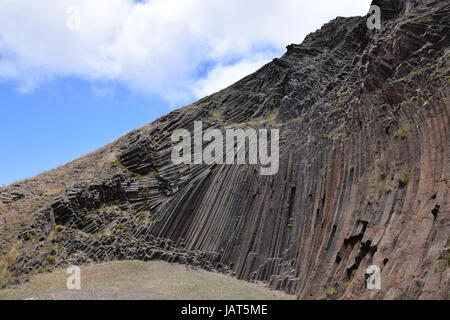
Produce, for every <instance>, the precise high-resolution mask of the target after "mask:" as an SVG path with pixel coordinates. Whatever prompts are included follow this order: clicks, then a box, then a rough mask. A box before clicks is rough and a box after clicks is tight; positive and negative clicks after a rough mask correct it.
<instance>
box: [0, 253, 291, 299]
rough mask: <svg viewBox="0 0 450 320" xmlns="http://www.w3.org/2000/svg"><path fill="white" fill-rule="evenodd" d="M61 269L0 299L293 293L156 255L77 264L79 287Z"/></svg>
mask: <svg viewBox="0 0 450 320" xmlns="http://www.w3.org/2000/svg"><path fill="white" fill-rule="evenodd" d="M68 277H69V275H67V274H66V269H57V270H55V271H53V272H51V273H43V274H39V275H37V276H35V277H34V278H32V279H31V280H30V281H29V282H27V283H25V284H23V285H21V286H19V287H15V288H8V289H4V290H0V299H30V300H54V299H56V300H91V299H93V300H102V299H112V300H115V299H120V300H128V299H137V300H161V299H170V300H179V299H186V300H189V299H199V300H218V299H219V300H220V299H230V300H242V299H245V300H274V299H275V300H277V299H283V300H287V299H294V298H295V297H294V296H291V295H286V294H284V293H282V292H279V291H273V290H270V289H269V288H267V287H266V286H265V285H263V284H255V283H249V282H246V281H241V280H237V279H235V278H233V277H231V276H227V275H223V274H220V273H215V272H207V271H204V270H200V269H192V268H190V267H187V266H185V265H179V264H169V263H166V262H162V261H151V262H141V261H115V262H108V263H102V264H93V265H86V266H82V267H81V290H68V289H67V287H66V281H67V278H68Z"/></svg>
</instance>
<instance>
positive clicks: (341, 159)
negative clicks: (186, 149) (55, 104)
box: [0, 0, 450, 299]
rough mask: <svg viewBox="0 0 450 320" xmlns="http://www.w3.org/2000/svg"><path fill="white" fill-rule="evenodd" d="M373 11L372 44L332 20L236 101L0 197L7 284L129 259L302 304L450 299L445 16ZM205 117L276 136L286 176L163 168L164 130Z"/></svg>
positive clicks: (184, 116) (364, 31)
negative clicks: (238, 282)
mask: <svg viewBox="0 0 450 320" xmlns="http://www.w3.org/2000/svg"><path fill="white" fill-rule="evenodd" d="M374 4H377V5H379V6H380V7H381V9H382V17H383V21H382V29H381V30H369V29H368V28H367V24H366V22H367V17H353V18H337V19H335V20H333V21H331V22H330V23H328V24H326V25H324V26H323V27H322V28H321V29H320V30H317V31H316V32H314V33H312V34H310V35H309V36H307V37H306V38H305V40H304V42H303V43H301V44H293V45H289V46H288V47H287V52H286V54H284V55H283V56H282V57H281V58H277V59H274V60H273V61H272V62H271V63H269V64H267V65H266V66H264V67H262V68H261V69H260V70H258V71H257V72H255V73H254V74H252V75H249V76H247V77H246V78H244V79H242V80H241V81H239V82H237V83H236V84H234V85H232V86H231V87H229V88H227V89H224V90H222V91H220V92H218V93H216V94H213V95H211V96H208V97H205V98H204V99H202V100H200V101H198V102H196V103H194V104H192V105H190V106H187V107H185V108H182V109H179V110H176V111H174V112H171V113H170V114H168V115H166V116H164V117H162V118H160V119H158V120H156V121H155V122H154V123H152V124H150V125H148V126H145V127H143V128H140V129H138V130H135V131H133V132H131V133H130V134H128V135H126V136H124V137H123V138H121V139H119V140H118V141H116V142H114V143H112V144H111V145H109V146H107V147H105V148H103V149H101V150H99V151H97V152H94V153H92V154H90V155H88V156H86V157H83V158H81V159H78V160H76V161H74V162H72V163H70V164H68V165H66V166H63V167H61V168H58V169H56V170H53V171H50V172H47V173H44V174H43V175H40V176H37V177H35V178H32V179H29V180H26V181H21V182H18V183H15V184H13V185H10V186H7V187H4V188H1V189H0V201H1V205H0V214H1V217H0V223H2V225H0V230H1V231H0V250H1V251H0V253H1V255H2V258H1V259H0V286H8V285H11V284H14V283H21V282H23V281H24V280H26V279H27V278H28V277H30V276H31V275H33V274H36V273H39V272H43V271H46V270H52V269H53V268H55V267H64V266H65V265H67V264H69V263H74V264H79V265H82V264H85V263H92V262H106V261H112V260H117V259H121V260H122V259H129V260H135V259H138V260H143V261H148V260H165V261H168V262H178V263H182V264H186V265H193V266H197V267H202V268H204V269H206V270H216V271H219V272H223V273H227V274H228V273H231V274H233V275H235V276H236V277H237V278H238V279H245V280H249V281H264V282H267V283H268V284H269V285H270V286H271V287H272V288H275V289H278V290H283V291H285V292H287V293H290V294H295V295H297V297H298V298H301V299H316V298H323V297H325V298H331V299H337V298H344V299H365V298H369V299H432V298H434V299H438V298H441V299H442V298H444V299H445V298H448V296H449V279H450V269H449V265H450V260H449V259H450V256H449V244H450V237H449V234H450V204H449V197H448V187H449V186H448V179H449V175H450V174H449V173H450V167H449V165H448V159H449V158H450V149H449V141H450V130H449V111H450V110H449V109H450V108H449V106H450V103H449V81H450V69H449V56H450V51H449V41H450V32H449V31H450V30H449V28H450V27H449V26H450V2H449V1H432V0H420V1H419V0H417V1H414V0H399V1H397V0H395V1H394V0H374ZM197 120H202V121H203V125H204V129H206V128H212V127H214V128H217V129H220V130H224V129H226V128H278V129H280V139H281V142H280V144H281V145H280V148H281V150H280V170H279V172H278V174H276V175H274V176H261V175H260V174H259V167H258V166H257V165H250V166H248V165H190V166H189V165H175V164H173V163H172V162H171V159H170V153H171V149H172V143H171V140H170V135H171V132H172V131H173V130H175V129H178V128H185V129H192V127H193V122H194V121H197ZM370 265H377V266H379V267H380V269H381V279H382V287H381V289H380V290H375V291H373V290H367V288H366V275H365V271H366V268H367V267H368V266H370Z"/></svg>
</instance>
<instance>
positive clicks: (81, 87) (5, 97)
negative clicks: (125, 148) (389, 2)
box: [0, 0, 371, 185]
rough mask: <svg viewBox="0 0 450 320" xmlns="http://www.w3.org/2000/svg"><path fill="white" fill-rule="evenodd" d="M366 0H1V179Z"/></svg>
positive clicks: (215, 78)
mask: <svg viewBox="0 0 450 320" xmlns="http://www.w3.org/2000/svg"><path fill="white" fill-rule="evenodd" d="M370 2H371V0H358V1H355V0H340V1H336V0H276V1H275V0H270V1H269V0H226V1H225V0H220V1H219V0H148V1H144V0H141V1H136V0H95V1H93V0H58V1H54V0H34V1H29V0H1V1H0V150H1V152H0V185H6V184H9V183H12V182H14V181H16V180H20V179H24V178H28V177H31V176H34V175H36V174H38V173H40V172H43V171H47V170H50V169H53V168H55V167H57V166H59V165H62V164H64V163H67V162H69V161H71V160H74V159H76V158H78V157H80V156H82V155H84V154H87V153H89V152H91V151H94V150H96V149H98V148H100V147H102V146H104V145H106V144H108V143H109V142H112V141H113V140H115V139H117V138H119V137H120V136H122V135H124V134H126V133H127V132H129V131H131V130H133V129H135V128H138V127H141V126H143V125H145V124H147V123H150V122H152V121H153V120H155V119H156V118H158V117H160V116H162V115H164V114H166V113H168V112H170V111H171V110H174V109H176V108H179V107H182V106H185V105H187V104H189V103H192V102H194V101H196V100H198V99H200V98H202V97H204V96H206V95H209V94H211V93H214V92H216V91H218V90H220V89H223V88H225V87H227V86H229V85H231V84H233V83H234V82H236V81H237V80H239V79H241V78H242V77H244V76H246V75H248V74H250V73H252V72H254V71H256V70H257V69H258V68H260V67H261V66H263V65H264V64H266V63H267V62H269V61H271V60H272V59H273V58H275V57H279V56H281V55H282V54H283V53H284V52H285V51H286V49H285V47H286V45H288V44H291V43H300V42H302V40H303V39H304V37H305V36H306V35H307V34H309V33H310V32H313V31H315V30H316V29H319V28H320V27H321V26H322V25H323V24H324V23H326V22H328V21H329V20H331V19H334V18H335V17H336V16H356V15H365V14H366V13H367V12H368V10H369V7H370Z"/></svg>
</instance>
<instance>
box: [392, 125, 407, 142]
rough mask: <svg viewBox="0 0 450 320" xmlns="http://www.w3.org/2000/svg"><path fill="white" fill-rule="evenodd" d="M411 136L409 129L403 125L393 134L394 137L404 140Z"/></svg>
mask: <svg viewBox="0 0 450 320" xmlns="http://www.w3.org/2000/svg"><path fill="white" fill-rule="evenodd" d="M410 134H411V127H410V126H409V125H407V124H405V125H403V127H401V128H400V129H398V130H397V132H395V134H394V137H396V138H401V139H405V138H406V137H407V136H409V135H410Z"/></svg>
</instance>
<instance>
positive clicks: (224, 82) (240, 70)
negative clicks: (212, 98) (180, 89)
mask: <svg viewBox="0 0 450 320" xmlns="http://www.w3.org/2000/svg"><path fill="white" fill-rule="evenodd" d="M271 59H273V56H271V55H270V53H265V54H261V53H258V54H256V55H253V56H251V57H249V58H244V59H242V60H240V61H239V62H237V63H235V64H231V65H223V64H218V65H217V66H215V67H214V69H212V70H211V71H210V72H208V74H207V76H206V77H204V78H201V79H199V80H198V81H196V82H195V84H194V86H193V88H192V91H193V92H194V93H195V95H196V96H197V97H204V96H207V95H210V94H212V93H214V92H217V91H219V90H221V89H223V88H226V87H227V86H229V85H231V84H233V83H235V82H236V81H238V80H240V79H242V78H243V77H245V76H247V75H249V74H251V73H252V72H254V71H255V70H258V69H259V68H260V67H262V66H263V65H265V64H266V63H268V62H269V61H270V60H271Z"/></svg>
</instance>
